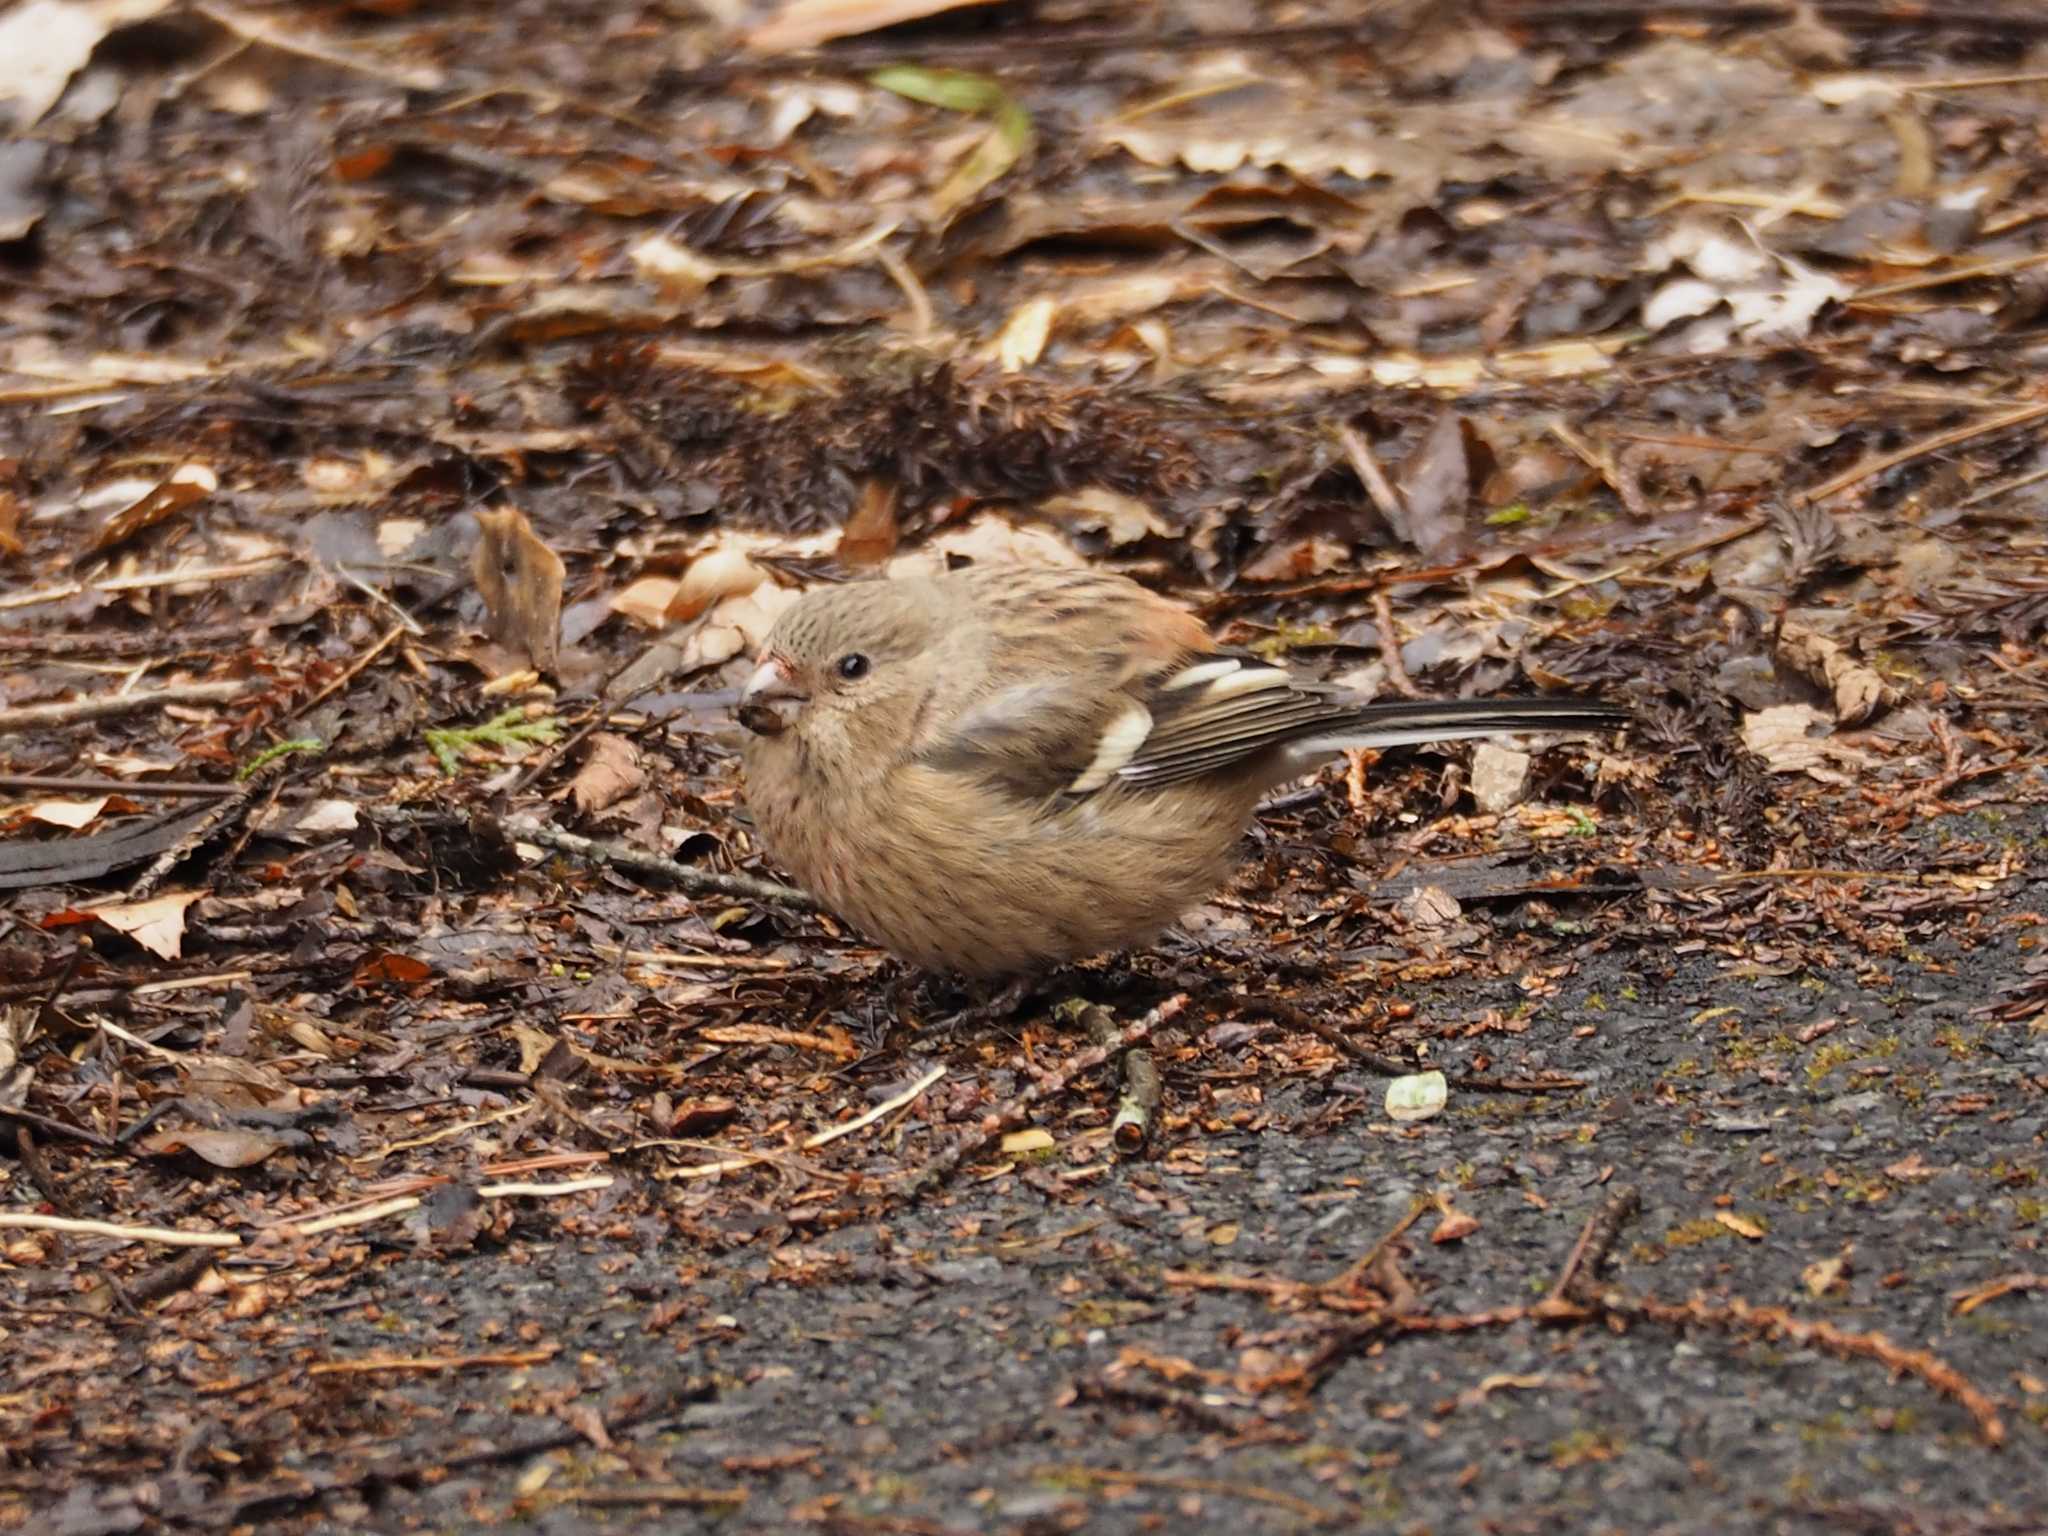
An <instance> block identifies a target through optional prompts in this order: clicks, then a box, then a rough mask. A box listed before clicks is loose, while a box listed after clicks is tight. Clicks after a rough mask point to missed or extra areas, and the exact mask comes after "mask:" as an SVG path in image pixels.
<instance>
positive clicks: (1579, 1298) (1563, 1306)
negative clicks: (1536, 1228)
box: [1534, 1184, 1643, 1320]
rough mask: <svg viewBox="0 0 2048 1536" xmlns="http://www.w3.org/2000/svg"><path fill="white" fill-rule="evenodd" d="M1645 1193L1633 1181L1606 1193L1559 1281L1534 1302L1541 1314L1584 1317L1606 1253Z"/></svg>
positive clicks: (1630, 1218)
mask: <svg viewBox="0 0 2048 1536" xmlns="http://www.w3.org/2000/svg"><path fill="white" fill-rule="evenodd" d="M1642 1205H1643V1200H1642V1196H1641V1195H1640V1194H1639V1193H1638V1192H1637V1190H1636V1187H1635V1186H1634V1185H1633V1184H1624V1185H1622V1187H1621V1188H1620V1189H1617V1190H1616V1191H1615V1192H1614V1193H1613V1194H1611V1195H1609V1196H1608V1197H1607V1203H1606V1204H1604V1205H1602V1206H1601V1207H1600V1209H1599V1210H1597V1211H1595V1212H1594V1213H1593V1214H1592V1215H1591V1216H1589V1217H1587V1218H1586V1225H1585V1226H1584V1228H1582V1229H1581V1230H1580V1232H1579V1240H1578V1241H1577V1242H1576V1243H1574V1244H1572V1251H1571V1253H1570V1255H1569V1256H1567V1257H1566V1259H1565V1261H1564V1268H1563V1269H1561V1270H1559V1271H1558V1275H1557V1284H1555V1285H1553V1286H1552V1287H1551V1288H1550V1294H1549V1295H1548V1296H1546V1297H1544V1298H1543V1300H1541V1301H1540V1302H1538V1303H1537V1304H1536V1306H1535V1309H1534V1310H1535V1315H1536V1316H1538V1317H1544V1318H1548V1317H1555V1318H1558V1319H1559V1320H1563V1319H1566V1318H1568V1317H1569V1318H1581V1317H1584V1316H1585V1314H1586V1308H1587V1307H1588V1306H1589V1305H1591V1304H1592V1301H1593V1298H1592V1297H1591V1296H1590V1295H1588V1294H1587V1292H1588V1291H1589V1290H1590V1287H1591V1286H1592V1284H1593V1282H1594V1280H1595V1279H1596V1278H1597V1277H1598V1275H1599V1273H1600V1266H1601V1265H1602V1264H1603V1263H1604V1262H1606V1259H1607V1255H1608V1253H1609V1251H1610V1250H1612V1249H1613V1247H1614V1245H1615V1244H1616V1243H1617V1242H1619V1241H1620V1240H1621V1229H1622V1228H1623V1227H1625V1226H1627V1225H1628V1223H1629V1222H1630V1221H1631V1220H1632V1219H1633V1218H1634V1217H1635V1214H1636V1212H1637V1211H1639V1210H1641V1209H1642Z"/></svg>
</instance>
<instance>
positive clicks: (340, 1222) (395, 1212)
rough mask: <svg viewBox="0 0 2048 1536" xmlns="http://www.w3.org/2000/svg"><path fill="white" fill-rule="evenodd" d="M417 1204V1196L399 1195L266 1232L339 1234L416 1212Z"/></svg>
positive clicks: (282, 1234) (285, 1235)
mask: <svg viewBox="0 0 2048 1536" xmlns="http://www.w3.org/2000/svg"><path fill="white" fill-rule="evenodd" d="M419 1204H420V1199H419V1196H417V1195H401V1196H400V1197H399V1198H398V1199H396V1200H380V1201H378V1202H377V1203H376V1204H375V1205H366V1206H364V1207H363V1208H362V1209H361V1210H360V1211H344V1212H342V1213H341V1214H340V1215H338V1216H322V1217H319V1218H317V1219H315V1220H313V1221H307V1222H287V1223H285V1224H284V1225H283V1226H278V1227H271V1228H269V1229H268V1230H270V1231H271V1232H274V1233H276V1234H277V1235H278V1236H279V1237H285V1238H292V1237H318V1236H319V1235H320V1234H321V1233H322V1232H339V1231H341V1230H342V1229H343V1228H345V1227H363V1226H368V1225H369V1224H370V1223H371V1222H373V1221H382V1220H383V1219H384V1218H385V1217H386V1216H401V1215H403V1214H404V1213H405V1212H407V1211H411V1210H417V1209H418V1208H419Z"/></svg>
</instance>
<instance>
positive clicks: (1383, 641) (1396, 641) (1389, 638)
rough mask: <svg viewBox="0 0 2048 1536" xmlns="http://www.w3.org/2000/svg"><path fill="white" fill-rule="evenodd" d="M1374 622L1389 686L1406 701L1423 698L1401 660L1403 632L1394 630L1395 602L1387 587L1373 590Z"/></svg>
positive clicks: (1405, 664) (1406, 666)
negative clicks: (1378, 634) (1377, 631)
mask: <svg viewBox="0 0 2048 1536" xmlns="http://www.w3.org/2000/svg"><path fill="white" fill-rule="evenodd" d="M1372 621H1373V623H1374V624H1375V625H1377V626H1378V628H1379V632H1380V661H1381V662H1382V663H1383V664H1384V665H1385V667H1386V669H1387V686H1388V687H1389V688H1391V689H1393V690H1394V692H1396V693H1398V694H1400V695H1401V697H1403V698H1404V699H1418V698H1420V697H1422V690H1421V689H1419V688H1417V687H1416V686H1415V680H1414V679H1413V678H1411V677H1410V676H1409V675H1408V664H1407V663H1406V662H1405V661H1403V660H1402V659H1401V632H1400V631H1399V630H1398V629H1396V628H1394V600H1393V599H1392V598H1391V597H1389V596H1388V595H1387V589H1386V588H1385V587H1374V588H1373V589H1372Z"/></svg>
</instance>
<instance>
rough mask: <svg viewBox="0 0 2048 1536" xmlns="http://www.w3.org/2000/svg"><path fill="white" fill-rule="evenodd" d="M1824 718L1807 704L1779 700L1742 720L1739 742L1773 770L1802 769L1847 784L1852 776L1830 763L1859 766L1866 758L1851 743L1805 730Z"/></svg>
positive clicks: (1825, 781) (1830, 781)
mask: <svg viewBox="0 0 2048 1536" xmlns="http://www.w3.org/2000/svg"><path fill="white" fill-rule="evenodd" d="M1826 724H1828V721H1827V719H1826V717H1825V716H1823V715H1822V714H1821V712H1820V711H1819V710H1817V709H1815V708H1813V707H1812V706H1811V705H1809V704H1780V705H1778V706H1776V707H1775V708H1772V709H1760V710H1757V711H1756V712H1755V713H1754V714H1752V715H1750V716H1748V717H1747V718H1746V719H1744V720H1743V722H1742V744H1743V745H1744V746H1746V747H1748V748H1749V750H1750V751H1752V752H1754V753H1755V754H1756V755H1757V756H1758V757H1761V758H1762V759H1763V760H1764V762H1765V763H1766V764H1767V765H1768V766H1769V767H1770V770H1771V772H1773V773H1803V774H1805V775H1806V776H1807V777H1808V778H1811V779H1818V780H1819V781H1820V782H1821V783H1823V784H1837V785H1848V784H1851V783H1853V782H1854V780H1853V778H1852V777H1851V776H1850V775H1849V774H1847V773H1845V772H1842V771H1841V769H1839V768H1837V767H1835V766H1833V765H1834V764H1837V763H1839V764H1842V765H1844V766H1846V767H1851V768H1859V767H1862V766H1864V765H1865V764H1867V763H1868V762H1869V761H1870V759H1869V756H1868V755H1867V754H1865V753H1862V752H1859V751H1857V750H1856V749H1855V748H1854V747H1849V746H1844V745H1843V744H1842V743H1841V742H1838V741H1830V740H1828V739H1826V738H1825V737H1816V736H1812V735H1810V734H1808V733H1809V732H1811V731H1812V730H1813V729H1814V728H1815V727H1817V726H1824V725H1826Z"/></svg>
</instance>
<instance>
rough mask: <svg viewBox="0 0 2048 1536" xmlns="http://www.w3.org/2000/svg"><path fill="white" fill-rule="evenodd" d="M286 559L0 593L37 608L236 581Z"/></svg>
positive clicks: (13, 603) (5, 601)
mask: <svg viewBox="0 0 2048 1536" xmlns="http://www.w3.org/2000/svg"><path fill="white" fill-rule="evenodd" d="M285 563H286V562H285V561H284V560H283V559H282V558H281V557H278V556H275V555H268V556H265V557H264V558H263V559H260V560H243V561H241V562H239V563H237V564H234V565H195V566H192V567H190V568H188V569H185V570H176V571H139V572H137V573H136V574H135V575H133V576H107V577H102V578H101V579H100V580H98V581H67V582H65V583H64V584H63V585H62V586H57V587H38V588H37V589H35V590H34V591H31V592H16V593H14V594H13V595H11V596H9V597H0V609H5V608H33V607H35V606H36V605H38V604H39V603H60V602H62V601H64V599H66V598H69V597H77V596H78V595H79V594H80V593H84V592H147V591H149V590H150V589H152V588H154V587H182V586H186V585H189V584H195V583H199V582H213V581H232V580H234V579H235V578H236V577H240V576H261V575H262V574H263V573H264V572H266V571H274V570H276V569H277V568H278V567H279V566H281V565H283V564H285Z"/></svg>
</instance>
